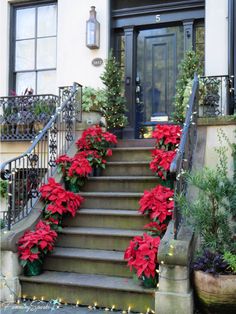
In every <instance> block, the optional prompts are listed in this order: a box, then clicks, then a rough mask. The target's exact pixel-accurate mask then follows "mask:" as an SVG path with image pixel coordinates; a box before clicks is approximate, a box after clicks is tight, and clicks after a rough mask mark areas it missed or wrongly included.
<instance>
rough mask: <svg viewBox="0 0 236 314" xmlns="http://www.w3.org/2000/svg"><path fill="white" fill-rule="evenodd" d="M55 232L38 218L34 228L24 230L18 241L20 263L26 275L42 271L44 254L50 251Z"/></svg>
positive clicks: (37, 273)
mask: <svg viewBox="0 0 236 314" xmlns="http://www.w3.org/2000/svg"><path fill="white" fill-rule="evenodd" d="M56 238H57V233H56V232H55V231H54V230H52V229H51V227H50V225H49V224H47V223H46V222H44V221H42V220H40V221H39V223H38V224H37V225H36V228H35V230H31V231H29V230H28V231H26V232H25V233H24V235H23V236H22V237H21V238H20V239H19V241H18V252H19V258H20V264H21V265H22V266H23V267H24V274H25V275H26V276H36V275H39V274H40V273H41V272H42V263H43V259H44V257H45V255H46V254H47V253H48V252H50V251H52V250H53V248H54V243H55V240H56Z"/></svg>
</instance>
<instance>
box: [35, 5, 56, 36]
mask: <svg viewBox="0 0 236 314" xmlns="http://www.w3.org/2000/svg"><path fill="white" fill-rule="evenodd" d="M56 18H57V7H56V5H47V6H43V7H39V8H38V34H37V36H38V37H44V36H55V35H56Z"/></svg>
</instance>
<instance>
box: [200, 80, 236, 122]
mask: <svg viewBox="0 0 236 314" xmlns="http://www.w3.org/2000/svg"><path fill="white" fill-rule="evenodd" d="M233 79H234V77H229V76H228V75H218V76H202V77H200V79H199V116H200V117H216V116H224V115H231V114H233V112H234V105H235V104H234V102H235V99H234V96H233V95H234V89H233Z"/></svg>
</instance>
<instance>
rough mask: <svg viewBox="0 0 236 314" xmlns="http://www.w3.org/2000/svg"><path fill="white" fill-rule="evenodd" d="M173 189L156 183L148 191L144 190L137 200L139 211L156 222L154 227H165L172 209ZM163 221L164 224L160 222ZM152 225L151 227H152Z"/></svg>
mask: <svg viewBox="0 0 236 314" xmlns="http://www.w3.org/2000/svg"><path fill="white" fill-rule="evenodd" d="M173 197H174V191H173V190H172V189H170V188H168V187H165V186H163V185H157V186H156V187H155V188H153V189H151V190H150V191H147V190H145V191H144V194H143V196H142V197H141V199H140V201H139V205H140V208H139V212H140V213H141V214H142V215H149V217H150V218H151V219H152V220H153V221H154V222H156V223H158V225H159V226H158V227H157V225H156V229H158V228H159V229H160V230H162V229H164V230H165V229H166V225H167V224H168V222H169V220H170V218H171V217H172V213H173V210H174V200H173ZM163 223H164V226H162V224H163ZM153 226H154V225H152V226H151V227H153Z"/></svg>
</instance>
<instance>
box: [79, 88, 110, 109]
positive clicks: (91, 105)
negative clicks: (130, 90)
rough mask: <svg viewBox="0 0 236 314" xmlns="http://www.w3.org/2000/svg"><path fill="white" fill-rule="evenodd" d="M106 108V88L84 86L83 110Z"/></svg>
mask: <svg viewBox="0 0 236 314" xmlns="http://www.w3.org/2000/svg"><path fill="white" fill-rule="evenodd" d="M105 108H106V94H105V91H104V89H101V88H97V89H95V88H92V87H89V86H85V87H84V88H83V96H82V110H83V111H86V112H90V111H101V112H102V111H104V109H105Z"/></svg>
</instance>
